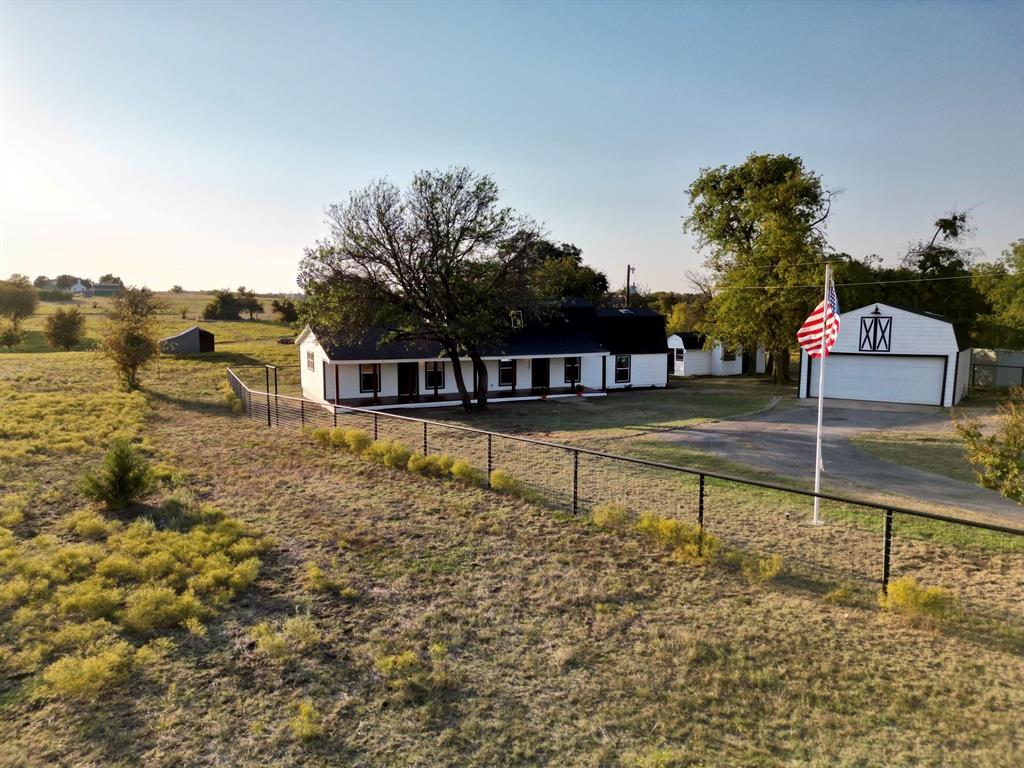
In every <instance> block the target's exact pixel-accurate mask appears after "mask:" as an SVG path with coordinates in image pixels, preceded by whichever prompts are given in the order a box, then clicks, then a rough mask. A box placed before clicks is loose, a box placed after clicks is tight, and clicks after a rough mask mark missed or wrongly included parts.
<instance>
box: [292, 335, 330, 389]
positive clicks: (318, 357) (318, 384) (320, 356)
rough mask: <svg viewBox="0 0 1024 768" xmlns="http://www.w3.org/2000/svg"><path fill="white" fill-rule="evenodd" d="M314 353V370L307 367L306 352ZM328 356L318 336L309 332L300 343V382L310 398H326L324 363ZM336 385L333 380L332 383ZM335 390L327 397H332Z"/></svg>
mask: <svg viewBox="0 0 1024 768" xmlns="http://www.w3.org/2000/svg"><path fill="white" fill-rule="evenodd" d="M307 352H312V353H313V370H312V371H311V370H309V369H308V368H307V367H306V353H307ZM326 360H327V356H326V355H325V354H324V351H323V349H321V348H320V345H319V344H318V343H317V341H316V338H314V336H313V335H312V334H309V335H308V336H307V337H306V338H305V339H304V340H303V341H302V343H301V344H300V345H299V370H300V371H301V375H300V382H301V384H302V395H303V397H306V398H309V399H310V400H321V401H322V400H323V399H324V363H325V362H326ZM331 386H332V388H333V386H334V384H333V382H332V384H331ZM333 396H334V394H333V391H332V392H330V393H328V395H327V397H328V398H332V397H333Z"/></svg>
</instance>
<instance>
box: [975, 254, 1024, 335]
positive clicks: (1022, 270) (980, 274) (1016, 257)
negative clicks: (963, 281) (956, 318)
mask: <svg viewBox="0 0 1024 768" xmlns="http://www.w3.org/2000/svg"><path fill="white" fill-rule="evenodd" d="M974 276H975V277H974V280H973V281H972V282H973V283H974V287H975V288H976V289H977V290H978V291H979V292H980V293H981V294H982V295H983V296H984V297H985V298H986V300H987V301H988V303H989V307H990V311H989V312H988V313H986V314H984V315H982V316H981V317H980V318H979V326H980V328H979V331H980V333H979V335H981V336H982V337H983V338H981V339H979V341H981V342H982V343H981V344H980V345H983V346H992V347H1016V346H1020V345H1022V344H1024V240H1016V241H1014V242H1012V243H1010V245H1009V247H1007V249H1006V250H1005V251H1003V254H1002V258H1001V259H999V260H997V261H995V262H994V263H988V264H978V265H977V266H976V267H975V269H974Z"/></svg>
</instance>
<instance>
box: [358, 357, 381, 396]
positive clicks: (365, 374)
mask: <svg viewBox="0 0 1024 768" xmlns="http://www.w3.org/2000/svg"><path fill="white" fill-rule="evenodd" d="M377 378H378V376H377V366H376V365H375V364H373V363H370V364H368V365H360V366H359V391H360V392H377V391H379V390H380V386H379V385H378V381H377Z"/></svg>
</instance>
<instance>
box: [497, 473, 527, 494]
mask: <svg viewBox="0 0 1024 768" xmlns="http://www.w3.org/2000/svg"><path fill="white" fill-rule="evenodd" d="M491 488H493V489H494V490H496V491H498V492H499V493H507V494H509V495H511V496H523V495H524V490H523V484H522V483H521V482H519V480H518V479H516V478H515V477H513V476H512V475H511V474H510V473H508V472H506V471H505V470H504V469H496V470H494V471H493V472H491Z"/></svg>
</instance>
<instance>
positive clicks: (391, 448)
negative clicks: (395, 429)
mask: <svg viewBox="0 0 1024 768" xmlns="http://www.w3.org/2000/svg"><path fill="white" fill-rule="evenodd" d="M363 455H364V456H366V457H367V458H368V459H370V460H371V461H376V462H379V463H381V464H383V465H384V466H386V467H392V468H394V469H405V468H406V467H407V466H408V465H409V457H410V456H411V455H412V451H411V450H409V448H407V447H406V446H404V445H402V443H399V442H398V441H396V440H374V441H373V443H372V444H371V445H370V447H369V448H367V449H366V453H364V454H363Z"/></svg>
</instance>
